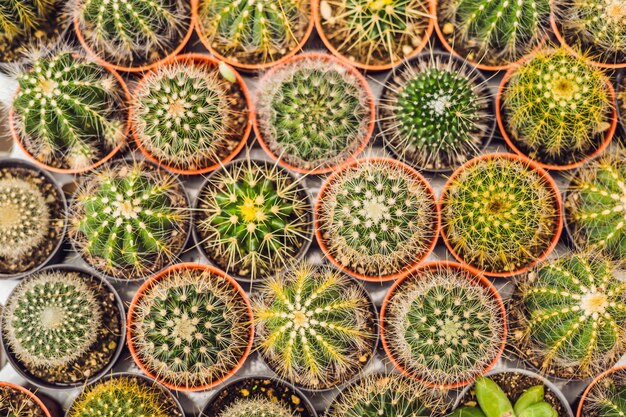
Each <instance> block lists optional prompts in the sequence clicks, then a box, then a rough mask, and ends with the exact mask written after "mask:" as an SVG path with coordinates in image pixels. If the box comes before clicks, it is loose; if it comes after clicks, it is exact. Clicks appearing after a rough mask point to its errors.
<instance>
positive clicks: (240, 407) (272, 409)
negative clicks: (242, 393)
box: [218, 397, 296, 417]
mask: <svg viewBox="0 0 626 417" xmlns="http://www.w3.org/2000/svg"><path fill="white" fill-rule="evenodd" d="M218 417H296V413H295V412H293V411H292V410H291V409H290V408H289V407H286V406H285V405H283V404H282V403H280V402H274V401H272V400H270V399H268V398H263V397H258V398H246V399H240V400H237V401H236V402H235V403H233V404H231V405H230V406H228V407H226V409H224V410H223V411H222V412H221V413H220V414H219V415H218Z"/></svg>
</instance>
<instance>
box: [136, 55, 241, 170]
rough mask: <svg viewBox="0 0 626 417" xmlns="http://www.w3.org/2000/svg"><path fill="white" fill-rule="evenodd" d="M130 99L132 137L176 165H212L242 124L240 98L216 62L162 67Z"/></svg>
mask: <svg viewBox="0 0 626 417" xmlns="http://www.w3.org/2000/svg"><path fill="white" fill-rule="evenodd" d="M134 97H135V98H134V100H133V106H132V110H133V112H132V122H133V127H134V132H135V134H136V136H137V138H138V139H139V140H140V142H141V144H142V146H143V147H144V148H145V149H146V150H147V151H148V152H149V153H150V154H152V155H153V156H154V157H155V158H156V159H157V160H159V161H160V162H162V163H164V164H165V165H166V166H171V167H175V168H178V169H184V170H195V169H203V168H206V167H210V166H213V165H217V164H218V163H219V162H220V161H222V160H224V159H225V158H226V157H228V156H229V155H230V154H232V153H233V151H234V149H235V148H236V147H237V145H238V144H239V142H241V138H242V135H243V131H244V130H245V127H246V125H247V117H246V102H245V97H244V95H243V93H242V92H241V90H240V88H239V85H238V83H234V84H233V83H231V82H230V81H228V80H226V79H225V78H224V77H223V76H222V75H221V74H220V72H219V71H218V68H217V65H208V64H204V63H196V62H194V61H186V62H175V63H173V64H170V65H165V66H161V67H159V68H158V69H157V70H156V71H154V72H151V73H149V74H148V75H146V76H145V78H144V79H143V80H142V82H141V83H140V84H139V86H138V88H137V89H136V90H135V93H134Z"/></svg>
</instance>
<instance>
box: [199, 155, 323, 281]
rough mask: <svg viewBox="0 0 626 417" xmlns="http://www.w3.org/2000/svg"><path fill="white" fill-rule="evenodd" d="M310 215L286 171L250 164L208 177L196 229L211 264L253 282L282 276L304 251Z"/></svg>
mask: <svg viewBox="0 0 626 417" xmlns="http://www.w3.org/2000/svg"><path fill="white" fill-rule="evenodd" d="M311 212H312V207H311V203H310V200H309V197H308V195H307V192H306V190H304V188H303V187H302V186H301V185H300V184H299V183H298V182H297V181H296V180H295V179H294V178H293V177H292V176H291V175H290V174H289V173H288V172H287V171H286V170H285V169H282V168H280V167H278V166H276V165H275V164H272V163H269V162H264V161H255V160H250V159H248V160H244V161H237V162H234V163H232V164H230V165H228V166H226V167H225V168H223V169H220V170H219V171H217V172H215V174H213V175H211V176H210V177H209V179H208V180H207V182H206V184H205V185H204V186H203V187H202V189H201V190H200V193H199V197H198V207H197V223H196V226H195V227H196V232H197V233H198V235H199V236H198V237H199V241H200V242H199V244H200V247H201V248H202V249H203V250H204V252H205V253H206V254H207V256H208V257H209V258H210V260H211V262H213V263H215V264H216V265H218V266H219V267H220V268H221V269H223V270H225V271H226V272H227V273H232V274H235V275H236V276H238V277H241V278H249V279H254V278H256V277H257V276H258V277H265V276H268V275H271V274H273V273H276V272H278V271H280V270H282V269H283V268H285V266H286V265H288V264H289V263H290V262H291V261H292V260H293V259H294V258H296V257H298V256H299V255H300V254H301V253H302V252H303V251H304V248H306V247H308V243H309V242H310V241H311V239H312V233H313V232H312V219H311V218H312V215H311Z"/></svg>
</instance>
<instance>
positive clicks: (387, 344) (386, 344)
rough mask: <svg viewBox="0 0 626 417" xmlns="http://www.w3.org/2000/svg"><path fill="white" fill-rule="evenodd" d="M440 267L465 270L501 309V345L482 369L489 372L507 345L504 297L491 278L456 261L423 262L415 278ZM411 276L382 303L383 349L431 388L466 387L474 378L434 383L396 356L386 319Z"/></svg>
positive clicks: (405, 371) (399, 366) (400, 367)
mask: <svg viewBox="0 0 626 417" xmlns="http://www.w3.org/2000/svg"><path fill="white" fill-rule="evenodd" d="M440 267H444V268H450V269H458V270H460V271H461V272H464V273H465V274H466V278H467V279H468V280H469V281H470V282H471V283H472V284H475V285H477V286H481V287H483V288H485V289H487V291H488V292H489V295H490V297H491V298H492V299H493V301H494V302H495V303H496V304H497V306H498V311H499V314H500V316H501V319H502V321H501V322H502V323H504V324H503V327H502V334H500V345H499V346H498V353H497V354H496V355H495V356H494V357H493V358H492V360H491V361H490V363H489V364H488V365H487V366H486V367H485V368H484V370H483V371H482V374H484V373H486V372H488V371H489V370H491V369H492V368H493V367H494V366H495V365H496V363H497V362H498V360H500V356H501V355H502V352H504V348H505V346H506V340H507V324H506V309H505V307H504V302H503V301H502V297H501V296H500V293H499V292H498V290H497V289H496V287H494V286H493V284H492V283H491V282H490V281H489V280H487V279H486V278H485V277H484V276H483V275H482V274H480V273H477V272H476V271H475V270H474V269H471V268H468V267H467V266H465V265H463V264H459V263H456V262H448V261H436V262H427V263H425V264H423V265H422V266H420V267H419V268H417V269H416V270H415V271H413V273H414V274H415V276H414V278H415V279H417V280H419V276H418V275H419V273H420V272H423V271H429V270H434V269H438V268H440ZM411 277H413V275H408V276H405V277H403V278H400V279H398V280H397V281H396V282H395V283H394V284H393V285H392V286H391V288H390V289H389V292H387V295H385V298H384V300H383V305H382V307H381V310H380V324H379V327H380V340H381V342H382V345H383V349H384V350H385V353H386V356H387V358H388V359H389V360H390V361H391V363H392V364H393V366H394V367H395V368H396V369H398V370H399V371H400V372H401V373H402V374H404V375H405V376H407V377H409V378H412V379H414V380H418V381H420V382H421V383H423V384H424V385H426V386H428V387H431V388H436V389H455V388H460V387H464V386H466V385H468V384H470V383H472V381H473V379H472V380H465V381H458V382H456V383H452V384H441V383H439V384H437V383H434V382H432V381H429V380H426V379H424V378H420V377H418V376H417V375H415V374H414V373H412V372H410V371H409V370H408V369H406V367H404V366H403V365H402V364H401V363H400V362H399V361H398V360H397V358H396V357H395V356H394V354H393V351H392V350H391V344H393V340H390V339H389V337H388V335H387V329H386V324H385V320H386V319H388V318H389V316H390V312H389V311H388V310H389V307H390V303H391V299H392V298H393V296H394V294H395V293H396V292H398V291H401V286H402V285H403V283H404V282H405V281H406V280H407V279H410V278H411ZM476 376H478V375H476Z"/></svg>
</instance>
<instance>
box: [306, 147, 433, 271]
mask: <svg viewBox="0 0 626 417" xmlns="http://www.w3.org/2000/svg"><path fill="white" fill-rule="evenodd" d="M439 223H440V218H439V207H438V205H437V198H436V196H435V193H434V191H433V189H432V187H431V186H430V185H429V184H428V182H427V181H426V179H425V178H424V177H422V176H421V175H420V174H419V173H418V172H417V171H415V170H414V169H413V168H411V167H409V166H407V165H405V164H403V163H401V162H398V161H396V160H393V159H386V158H368V159H360V160H357V161H355V162H353V163H349V164H345V165H343V166H342V167H341V168H339V170H338V171H335V172H334V173H333V174H332V175H331V176H330V177H329V178H328V179H327V181H326V182H325V183H324V184H323V185H322V188H321V190H320V192H319V195H318V199H317V204H316V206H315V233H316V236H317V242H318V243H319V245H320V247H321V249H322V251H323V252H324V254H325V255H326V257H327V258H328V259H329V260H330V261H331V262H332V263H333V264H335V266H337V267H338V268H341V269H342V270H344V271H345V272H347V273H348V274H350V275H352V276H354V277H356V278H360V279H364V280H368V281H374V282H380V281H388V280H393V279H396V278H399V277H402V276H404V275H407V274H408V273H409V272H410V271H411V270H414V269H415V268H416V267H417V266H418V265H419V263H420V262H421V261H422V260H423V259H424V258H426V257H427V256H428V254H430V252H431V251H432V250H433V248H434V247H435V244H436V243H437V238H438V237H439Z"/></svg>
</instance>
